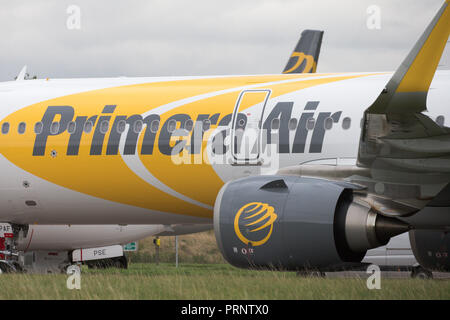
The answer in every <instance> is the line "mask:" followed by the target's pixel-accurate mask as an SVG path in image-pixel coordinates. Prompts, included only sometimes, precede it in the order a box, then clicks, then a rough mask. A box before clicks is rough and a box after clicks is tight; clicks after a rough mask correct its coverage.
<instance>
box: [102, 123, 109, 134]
mask: <svg viewBox="0 0 450 320" xmlns="http://www.w3.org/2000/svg"><path fill="white" fill-rule="evenodd" d="M108 129H109V121H108V120H103V121H102V122H101V123H100V133H102V134H105V133H107V132H108Z"/></svg>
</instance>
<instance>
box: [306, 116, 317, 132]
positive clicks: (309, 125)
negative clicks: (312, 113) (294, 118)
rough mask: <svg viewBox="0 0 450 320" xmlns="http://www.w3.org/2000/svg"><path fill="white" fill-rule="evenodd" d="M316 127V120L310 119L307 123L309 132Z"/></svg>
mask: <svg viewBox="0 0 450 320" xmlns="http://www.w3.org/2000/svg"><path fill="white" fill-rule="evenodd" d="M315 125H316V120H314V118H309V119H308V121H306V129H308V130H314V127H315Z"/></svg>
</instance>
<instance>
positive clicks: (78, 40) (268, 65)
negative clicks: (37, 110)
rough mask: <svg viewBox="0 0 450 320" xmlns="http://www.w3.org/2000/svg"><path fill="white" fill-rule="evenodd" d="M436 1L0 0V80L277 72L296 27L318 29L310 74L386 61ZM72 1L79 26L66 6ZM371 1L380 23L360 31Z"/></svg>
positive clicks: (370, 67) (417, 30)
mask: <svg viewBox="0 0 450 320" xmlns="http://www.w3.org/2000/svg"><path fill="white" fill-rule="evenodd" d="M441 3H442V0H429V1H420V0H396V1H393V0H353V1H351V0H341V1H333V0H284V1H276V0H245V1H243V0H240V1H237V0H227V1H224V0H222V1H215V0H196V1H185V0H184V1H182V0H174V1H173V0H156V1H155V0H151V1H145V0H130V1H106V0H97V1H88V0H78V1H72V0H70V1H68V0H63V1H61V0H51V1H44V0H36V1H32V2H31V1H9V2H7V1H5V0H2V10H1V12H0V28H2V30H3V33H2V34H3V37H2V38H1V40H0V41H1V42H2V46H1V48H2V50H1V52H0V80H11V79H13V78H14V76H15V75H16V74H17V73H18V72H19V70H20V68H21V67H22V66H23V65H24V64H27V65H28V66H29V71H30V73H32V74H37V75H38V76H39V77H51V78H70V77H114V76H121V75H127V76H165V75H206V74H210V75H212V74H261V73H279V72H281V70H282V67H283V66H284V64H285V63H286V61H287V58H288V56H289V54H290V53H291V51H292V49H293V47H294V45H295V42H296V41H297V40H298V37H299V34H300V32H301V31H302V30H303V29H306V28H309V29H313V28H315V29H322V30H325V38H324V43H323V48H322V54H321V58H320V63H319V68H318V71H319V72H342V71H385V70H393V69H395V68H396V67H397V66H398V65H399V64H400V62H401V61H402V59H403V58H404V57H405V56H406V54H407V53H408V51H409V49H410V48H411V47H412V45H413V44H414V42H415V41H416V40H417V38H418V37H419V36H420V34H421V33H422V32H423V30H424V29H425V26H426V25H427V24H428V23H429V21H430V20H431V18H432V17H433V15H434V13H435V12H436V11H437V9H438V8H439V6H440V5H441ZM71 4H75V5H78V6H79V7H80V8H81V30H68V29H67V28H66V20H67V18H68V14H67V13H66V9H67V7H68V6H69V5H71ZM372 4H375V5H378V6H379V7H380V8H381V13H382V29H381V30H368V29H367V27H366V19H367V14H366V9H367V7H368V6H369V5H372Z"/></svg>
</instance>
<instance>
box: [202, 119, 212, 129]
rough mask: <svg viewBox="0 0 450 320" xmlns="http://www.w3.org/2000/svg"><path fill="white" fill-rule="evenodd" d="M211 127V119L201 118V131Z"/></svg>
mask: <svg viewBox="0 0 450 320" xmlns="http://www.w3.org/2000/svg"><path fill="white" fill-rule="evenodd" d="M209 128H211V121H210V120H209V119H205V120H203V123H202V129H203V131H208V130H209Z"/></svg>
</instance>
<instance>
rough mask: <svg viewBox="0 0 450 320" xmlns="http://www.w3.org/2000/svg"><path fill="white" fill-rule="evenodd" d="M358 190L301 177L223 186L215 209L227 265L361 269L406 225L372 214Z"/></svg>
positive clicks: (257, 178) (263, 178) (252, 179)
mask: <svg viewBox="0 0 450 320" xmlns="http://www.w3.org/2000/svg"><path fill="white" fill-rule="evenodd" d="M358 188H360V187H359V186H357V185H354V184H350V183H346V182H336V181H329V180H323V179H317V178H306V177H298V176H255V177H247V178H243V179H239V180H235V181H232V182H228V183H227V184H225V185H224V186H223V187H222V189H221V190H220V192H219V194H218V196H217V199H216V202H215V205H214V230H215V235H216V239H217V243H218V246H219V248H220V250H221V252H222V255H223V256H224V258H225V259H226V260H227V261H228V262H229V263H230V264H232V265H234V266H236V267H241V268H256V269H259V268H261V269H281V270H305V269H318V270H322V271H327V270H337V269H340V268H345V267H348V266H349V265H352V264H355V263H358V264H359V262H360V261H361V260H362V259H363V257H364V255H365V254H366V251H367V250H368V249H371V248H375V247H378V246H381V245H385V244H386V243H387V242H388V241H389V239H390V238H391V237H393V236H395V235H398V234H401V233H403V232H406V231H408V230H409V229H410V228H409V225H408V224H406V223H405V222H402V221H400V220H397V219H395V218H391V217H385V216H382V215H379V214H377V213H376V212H375V211H374V210H373V209H372V208H371V207H370V206H368V205H367V204H366V203H365V202H363V201H361V200H360V199H358V197H357V196H356V194H355V191H357V190H358Z"/></svg>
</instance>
